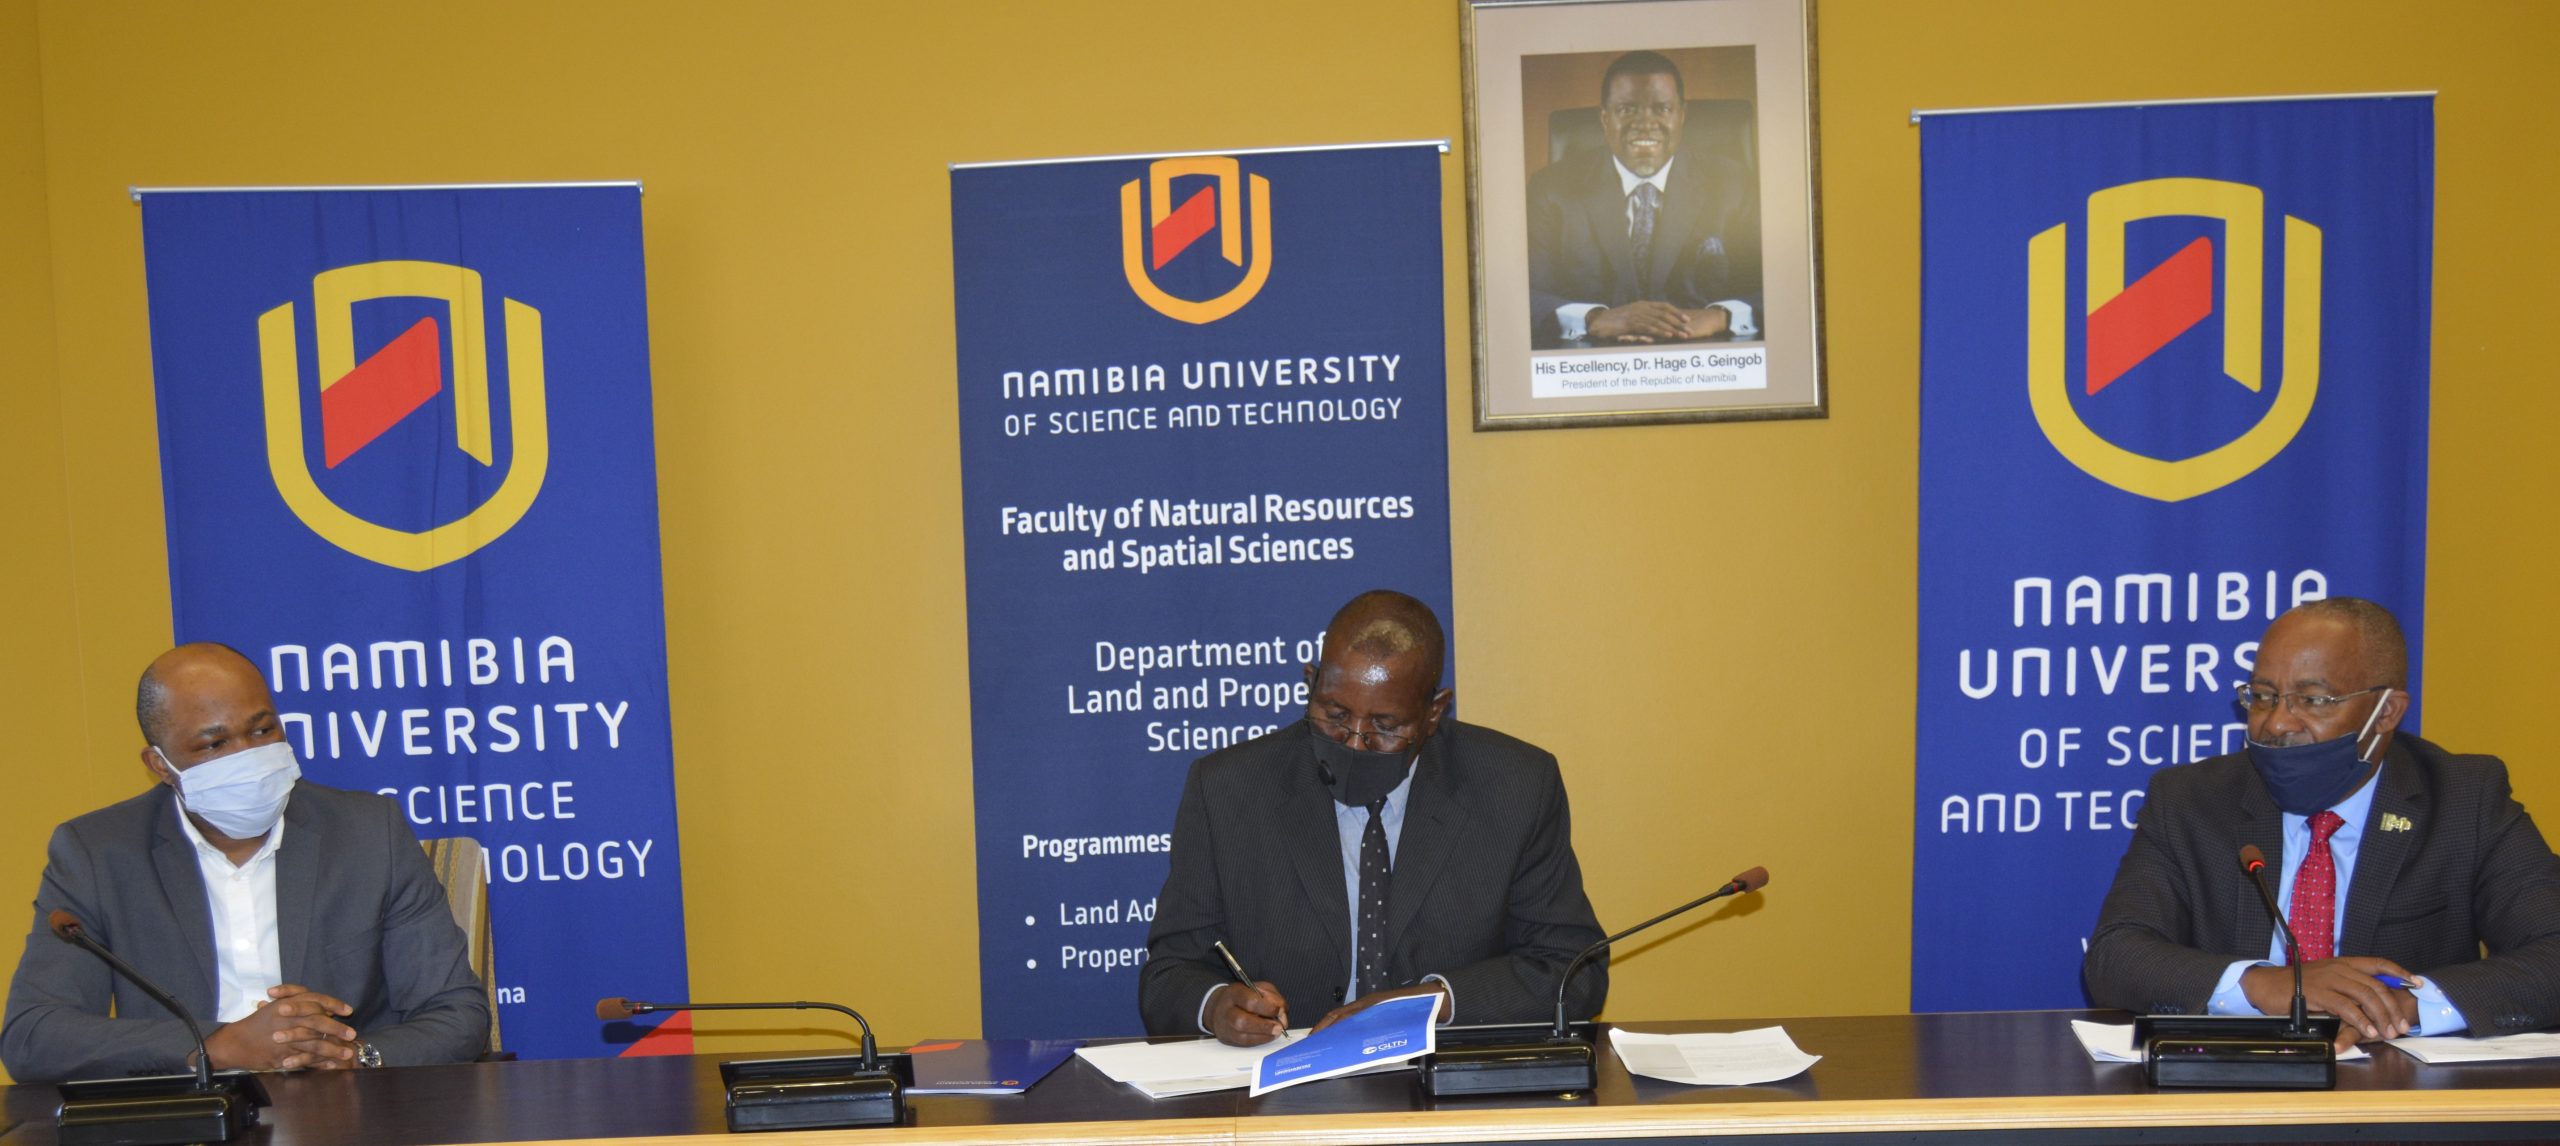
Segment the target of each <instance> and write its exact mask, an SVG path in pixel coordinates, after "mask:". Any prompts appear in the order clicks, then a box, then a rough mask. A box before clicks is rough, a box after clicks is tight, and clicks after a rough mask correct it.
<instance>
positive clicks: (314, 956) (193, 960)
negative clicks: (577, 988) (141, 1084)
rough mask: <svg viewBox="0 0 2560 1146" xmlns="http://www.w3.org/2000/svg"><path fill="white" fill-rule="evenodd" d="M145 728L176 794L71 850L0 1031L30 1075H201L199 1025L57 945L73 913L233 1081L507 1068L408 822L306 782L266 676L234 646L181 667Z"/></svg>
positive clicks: (151, 755)
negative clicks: (414, 1067) (348, 1071)
mask: <svg viewBox="0 0 2560 1146" xmlns="http://www.w3.org/2000/svg"><path fill="white" fill-rule="evenodd" d="M134 712H135V716H136V718H137V719H138V720H139V722H140V723H141V725H142V734H143V738H144V740H145V741H146V745H145V747H144V748H143V750H142V765H143V768H144V769H145V770H147V771H148V772H149V773H150V774H151V777H152V779H153V780H155V781H157V784H156V785H155V786H154V787H153V788H152V789H151V790H150V791H149V792H146V793H144V794H142V795H140V796H136V797H133V798H132V799H129V800H126V801H124V802H122V803H119V804H116V805H113V806H111V807H108V808H104V809H101V810H99V811H96V812H91V813H89V814H88V815H85V816H81V817H80V818H78V819H75V820H72V821H71V822H70V823H67V824H64V825H62V826H61V827H60V828H57V829H55V831H54V834H53V843H52V845H51V849H50V851H49V852H48V854H47V859H46V864H45V871H44V879H43V882H42V884H41V885H39V886H38V888H37V890H36V904H35V908H36V910H35V927H34V929H33V930H32V931H31V932H30V933H29V935H28V938H27V948H26V952H25V954H24V955H23V956H21V958H20V959H19V962H18V971H17V974H16V976H14V977H13V978H12V979H11V980H10V983H9V1004H8V1012H7V1018H6V1019H5V1021H0V1063H4V1064H5V1065H6V1066H7V1067H8V1070H9V1074H10V1076H11V1077H12V1078H14V1079H16V1080H17V1081H19V1082H56V1081H60V1080H63V1079H72V1078H102V1077H112V1076H117V1075H125V1074H136V1073H175V1072H178V1071H182V1070H186V1069H188V1068H189V1067H190V1066H191V1065H192V1063H191V1060H192V1058H193V1056H194V1053H195V1043H194V1040H193V1039H192V1038H190V1037H189V1036H188V1034H187V1030H186V1025H185V1024H184V1023H183V1022H181V1021H180V1020H179V1019H177V1018H176V1017H175V1016H173V1015H171V1014H170V1013H169V1012H168V1011H166V1010H163V1009H162V1008H161V1007H160V1005H159V1004H157V1003H155V1002H152V1001H151V1000H150V998H149V997H147V996H145V995H144V994H142V993H141V992H140V991H138V990H136V989H135V988H134V987H133V986H132V985H131V984H129V983H127V982H125V981H124V980H122V979H121V978H117V977H114V976H113V974H112V972H110V971H109V970H108V968H107V967H106V965H105V964H104V963H102V962H100V961H99V960H98V959H96V958H95V957H93V956H91V955H90V954H89V953H87V952H85V951H81V950H79V949H77V948H75V947H73V946H72V945H71V944H69V943H65V942H62V941H61V940H58V939H56V938H55V937H54V936H53V934H52V932H51V930H50V928H49V926H48V922H47V921H48V918H49V917H50V916H51V914H52V913H53V912H55V911H67V912H69V913H71V915H72V916H74V917H75V918H77V919H79V920H80V922H81V924H82V925H83V929H84V930H85V931H87V933H88V934H89V936H90V938H92V939H95V940H97V941H98V942H100V943H102V944H104V945H105V946H106V947H107V948H108V949H109V950H111V951H114V952H115V953H116V954H117V955H118V956H120V957H122V958H123V959H124V960H125V961H126V962H128V963H130V964H132V965H133V966H134V967H135V968H136V969H138V970H140V971H141V972H142V973H143V974H144V975H145V976H147V977H149V978H150V979H151V980H152V981H153V982H155V983H157V984H159V985H160V986H161V987H163V988H165V989H167V990H168V991H169V992H170V993H171V994H173V995H175V996H176V997H177V999H178V1001H179V1002H181V1003H183V1004H185V1005H186V1006H187V1008H188V1010H189V1011H190V1012H191V1013H192V1014H193V1016H194V1017H195V1018H196V1019H197V1021H198V1022H200V1023H202V1024H203V1025H204V1026H205V1028H206V1037H205V1047H206V1051H207V1053H208V1055H209V1057H210V1058H211V1060H212V1064H213V1067H214V1068H215V1069H217V1070H227V1069H234V1068H240V1069H249V1070H294V1069H301V1068H313V1069H336V1068H351V1067H378V1066H394V1065H407V1064H412V1063H434V1062H465V1061H469V1060H470V1059H471V1058H473V1057H474V1056H476V1055H478V1054H479V1053H481V1052H482V1051H484V1050H486V1049H487V1046H488V1039H489V1004H488V998H487V996H486V994H484V993H483V991H482V989H481V986H480V982H479V980H478V979H477V978H476V977H474V976H473V974H472V973H471V967H470V963H469V961H468V959H467V957H466V955H465V953H464V950H463V938H462V932H461V929H460V928H458V927H456V926H454V922H453V916H452V914H451V912H450V909H449V908H448V907H447V906H446V902H445V896H444V892H443V890H442V888H441V887H440V886H439V885H438V884H437V883H436V879H435V873H434V870H433V869H432V868H431V867H429V866H428V863H427V860H426V857H425V853H424V852H422V851H421V850H420V849H419V847H418V842H417V838H416V837H415V836H414V835H412V834H411V833H410V831H409V825H408V823H407V821H405V820H404V819H402V818H401V815H400V812H399V809H398V807H397V806H396V805H394V804H392V803H391V802H390V801H388V800H385V799H383V798H381V797H379V796H375V795H371V794H368V793H361V792H345V791H340V790H338V789H335V788H324V787H321V786H319V785H317V784H311V783H307V782H304V781H303V780H302V779H301V776H302V768H301V765H300V763H299V762H298V761H297V760H296V759H295V757H294V754H293V748H292V746H291V745H290V744H289V743H287V742H286V741H285V739H284V730H283V727H282V725H281V724H280V722H279V721H278V719H277V716H276V711H275V702H274V700H273V699H272V698H270V697H269V695H268V693H267V686H266V681H265V680H263V679H262V678H260V677H259V675H258V670H257V667H256V666H255V665H252V664H251V663H249V661H248V660H247V658H245V657H242V656H241V655H240V654H239V653H238V652H236V651H233V650H232V649H230V648H228V647H225V646H222V645H211V644H202V645H183V646H180V647H178V648H176V649H172V650H170V651H169V652H167V653H165V654H163V655H162V656H161V657H160V658H159V659H158V660H155V661H153V662H152V664H151V667H150V668H149V669H148V670H146V671H145V672H144V673H143V675H142V682H141V685H140V686H139V688H137V689H136V699H135V704H134ZM111 1007H112V1014H110V1008H111Z"/></svg>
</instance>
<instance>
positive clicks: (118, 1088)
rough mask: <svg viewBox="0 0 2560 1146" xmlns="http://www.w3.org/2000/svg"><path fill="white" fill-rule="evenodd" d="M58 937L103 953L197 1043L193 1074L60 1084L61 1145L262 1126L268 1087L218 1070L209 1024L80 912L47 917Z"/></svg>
mask: <svg viewBox="0 0 2560 1146" xmlns="http://www.w3.org/2000/svg"><path fill="white" fill-rule="evenodd" d="M45 926H47V927H49V928H51V929H52V930H53V936H54V938H56V939H60V940H62V941H63V942H65V943H68V944H71V945H72V946H74V947H77V948H79V949H81V950H83V951H86V952H88V953H89V954H91V955H95V956H97V957H98V959H99V961H100V962H103V963H105V964H106V965H107V966H108V967H109V968H110V969H112V970H114V971H115V973H116V974H119V975H122V976H124V978H125V981H126V982H128V983H131V984H133V985H134V986H136V987H140V988H142V993H143V994H145V995H149V996H151V1001H152V1002H155V1003H158V1004H160V1005H161V1006H162V1007H165V1008H167V1009H168V1011H169V1013H170V1014H173V1015H176V1016H178V1021H179V1022H182V1023H185V1024H187V1033H188V1034H189V1035H192V1036H194V1038H195V1041H196V1070H195V1076H194V1077H192V1078H190V1077H188V1076H186V1075H170V1076H167V1077H163V1078H111V1079H96V1080H91V1081H82V1082H65V1083H62V1084H60V1085H59V1087H58V1089H59V1090H60V1091H61V1092H62V1105H61V1106H59V1107H56V1108H55V1110H54V1114H53V1123H54V1130H55V1137H56V1139H57V1140H58V1141H61V1142H66V1143H70V1142H114V1143H119V1144H123V1146H172V1144H176V1143H190V1142H229V1141H231V1140H232V1139H234V1138H237V1137H239V1136H240V1135H241V1134H243V1133H246V1132H247V1131H248V1130H249V1128H251V1127H253V1126H256V1125H257V1124H258V1108H259V1107H261V1106H265V1105H266V1104H267V1091H266V1088H265V1087H263V1086H261V1085H259V1084H258V1080H257V1079H256V1078H255V1077H254V1076H251V1075H248V1074H244V1073H241V1072H238V1071H225V1072H223V1073H222V1074H221V1075H219V1076H217V1075H215V1074H214V1073H213V1055H212V1054H211V1053H209V1052H207V1051H206V1050H205V1046H204V1028H203V1027H201V1026H198V1025H197V1024H196V1017H195V1016H194V1015H192V1014H190V1013H188V1011H187V1009H186V1008H185V1007H183V1006H180V1005H179V1004H178V1000H177V999H175V998H173V997H171V996H170V994H169V992H167V991H163V990H161V989H160V985H159V984H157V983H154V982H152V981H151V980H149V979H146V978H143V977H142V972H140V971H136V970H134V969H133V965H132V964H130V963H127V962H125V961H124V960H123V959H120V958H117V957H116V953H115V952H113V951H109V950H107V948H106V945H105V944H103V943H100V942H98V941H97V940H95V939H91V938H89V933H88V931H87V930H86V929H85V928H83V927H81V926H80V917H78V916H76V915H73V914H71V913H70V912H68V911H61V910H56V911H54V912H53V913H52V914H50V915H48V916H46V917H45Z"/></svg>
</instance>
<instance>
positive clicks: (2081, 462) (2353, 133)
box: [1911, 98, 2434, 1011]
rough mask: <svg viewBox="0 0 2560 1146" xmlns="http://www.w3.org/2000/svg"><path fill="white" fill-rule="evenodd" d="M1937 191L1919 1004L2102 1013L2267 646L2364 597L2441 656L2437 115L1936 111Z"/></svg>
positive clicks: (1929, 313)
mask: <svg viewBox="0 0 2560 1146" xmlns="http://www.w3.org/2000/svg"><path fill="white" fill-rule="evenodd" d="M1921 170H1922V176H1921V200H1922V227H1921V246H1922V271H1921V278H1922V307H1923V322H1922V335H1921V417H1920V586H1919V593H1920V600H1919V616H1920V634H1919V637H1920V641H1919V646H1920V648H1919V652H1920V672H1919V709H1918V714H1917V725H1916V740H1917V746H1916V768H1917V777H1918V780H1917V787H1918V791H1917V807H1916V820H1915V824H1914V829H1915V840H1916V843H1915V846H1914V849H1913V851H1914V854H1913V863H1912V868H1913V880H1912V961H1911V1004H1912V1008H1913V1009H1914V1010H1919V1011H1953V1010H1986V1009H2000V1008H2030V1007H2077V1006H2082V1005H2085V1004H2084V999H2085V995H2084V994H2083V992H2082V989H2081V985H2080V957H2081V953H2082V949H2083V943H2084V940H2085V938H2086V937H2087V935H2088V934H2089V931H2090V929H2091V927H2092V926H2093V925H2094V923H2095V921H2096V919H2097V912H2098V903H2099V900H2100V899H2101V898H2102V897H2103V896H2104V894H2105V892H2106V889H2107V885H2108V882H2109V881H2110V880H2111V879H2112V878H2113V875H2114V872H2115V867H2116V862H2117V860H2118V859H2119V858H2120V857H2121V856H2122V855H2123V854H2124V849H2125V845H2126V843H2127V842H2128V840H2129V839H2130V838H2131V832H2132V829H2133V827H2134V825H2135V824H2136V823H2138V822H2139V821H2140V819H2141V812H2142V799H2143V795H2142V794H2143V791H2144V788H2145V786H2146V785H2147V784H2148V783H2149V781H2150V778H2151V777H2152V775H2154V774H2155V773H2156V772H2157V771H2158V770H2159V769H2161V768H2165V767H2173V766H2176V765H2179V764H2183V763H2187V762H2190V761H2194V760H2199V759H2204V758H2207V757H2212V756H2216V755H2220V754H2222V753H2225V752H2233V751H2238V750H2240V749H2241V747H2242V746H2243V745H2244V743H2245V739H2246V730H2245V725H2244V724H2243V721H2242V715H2241V712H2240V709H2239V706H2238V705H2237V703H2236V702H2235V700H2234V697H2233V690H2234V688H2235V687H2236V686H2237V685H2238V684H2240V683H2242V682H2244V681H2246V680H2247V679H2248V676H2249V669H2250V665H2251V659H2252V656H2253V654H2254V653H2255V651H2256V645H2257V640H2258V637H2259V635H2260V634H2261V633H2262V632H2263V631H2264V630H2265V628H2266V625H2267V623H2268V622H2269V621H2270V620H2272V619H2273V618H2274V617H2275V616H2276V615H2277V614H2278V613H2281V612H2282V611H2283V610H2284V609H2286V608H2288V607H2290V606H2292V605H2294V604H2296V603H2299V602H2301V601H2304V600H2309V599H2313V598H2319V597H2333V596H2349V597H2365V598H2370V599H2372V600H2375V601H2379V602H2381V603H2382V604H2383V605H2385V606H2387V607H2389V608H2390V609H2391V610H2392V611H2393V612H2394V613H2396V614H2397V615H2398V616H2399V618H2400V620H2401V623H2402V624H2403V625H2404V626H2405V627H2406V628H2407V631H2408V635H2409V645H2410V651H2411V655H2412V659H2413V661H2414V659H2415V657H2416V654H2417V652H2418V649H2419V647H2420V645H2419V639H2418V638H2419V636H2420V632H2419V629H2420V622H2421V621H2422V619H2423V617H2424V605H2425V572H2426V473H2427V379H2428V341H2427V331H2428V323H2429V315H2430V309H2431V292H2430V267H2431V259H2432V249H2431V235H2432V230H2433V220H2434V105H2433V101H2432V100H2430V99H2424V98H2359V99H2314V100H2299V101H2281V102H2241V103H2208V104H2190V105H2168V106H2151V107H2110V108H2080V109H2060V110H2041V111H2015V112H1988V113H1970V114H1951V115H1935V116H1931V117H1928V118H1927V119H1925V120H1924V122H1923V124H1922V128H1921ZM2412 683H2413V685H2414V683H2415V682H2412ZM2422 694H2423V693H2422ZM2415 719H2416V713H2415V711H2414V710H2413V711H2412V712H2411V714H2410V716H2409V719H2408V722H2407V723H2404V724H2403V727H2404V728H2414V727H2415Z"/></svg>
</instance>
